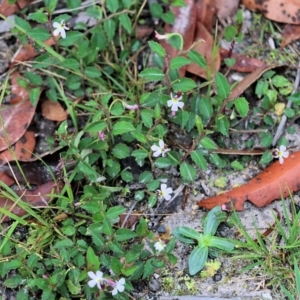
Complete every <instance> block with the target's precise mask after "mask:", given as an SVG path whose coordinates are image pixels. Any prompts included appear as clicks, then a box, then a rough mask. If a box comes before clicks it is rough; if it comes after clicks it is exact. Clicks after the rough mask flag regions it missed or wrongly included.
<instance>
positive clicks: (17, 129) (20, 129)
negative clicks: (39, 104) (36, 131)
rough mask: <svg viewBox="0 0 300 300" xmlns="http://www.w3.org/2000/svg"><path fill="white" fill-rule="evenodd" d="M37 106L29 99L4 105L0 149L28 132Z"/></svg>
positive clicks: (5, 147)
mask: <svg viewBox="0 0 300 300" xmlns="http://www.w3.org/2000/svg"><path fill="white" fill-rule="evenodd" d="M35 109H36V107H35V106H33V105H32V104H31V103H30V101H29V100H24V101H22V102H19V103H17V104H14V105H2V106H1V110H0V120H1V127H0V151H3V150H5V149H7V148H8V147H9V146H11V145H13V144H14V143H16V142H17V141H18V140H19V139H20V138H21V137H22V136H23V135H24V133H25V132H26V130H27V128H28V126H29V125H30V122H31V120H32V118H33V115H34V112H35Z"/></svg>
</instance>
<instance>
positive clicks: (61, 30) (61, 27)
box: [53, 20, 70, 39]
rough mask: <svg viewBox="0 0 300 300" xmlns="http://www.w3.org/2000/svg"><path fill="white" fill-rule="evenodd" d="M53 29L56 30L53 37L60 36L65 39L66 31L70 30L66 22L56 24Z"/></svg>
mask: <svg viewBox="0 0 300 300" xmlns="http://www.w3.org/2000/svg"><path fill="white" fill-rule="evenodd" d="M53 27H54V28H56V29H55V30H54V31H53V35H54V36H58V35H59V34H60V35H61V37H62V38H63V39H65V38H66V30H69V29H70V28H69V27H67V26H66V24H65V21H64V20H62V21H61V22H60V23H58V22H54V23H53Z"/></svg>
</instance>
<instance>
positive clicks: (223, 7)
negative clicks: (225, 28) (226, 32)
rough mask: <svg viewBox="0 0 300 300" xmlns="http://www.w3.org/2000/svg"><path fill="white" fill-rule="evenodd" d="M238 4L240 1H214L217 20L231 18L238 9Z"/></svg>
mask: <svg viewBox="0 0 300 300" xmlns="http://www.w3.org/2000/svg"><path fill="white" fill-rule="evenodd" d="M239 2H240V0H227V1H226V0H215V4H216V8H217V10H218V13H217V16H218V18H219V19H223V20H224V19H226V18H228V17H231V16H233V15H234V14H235V13H236V11H237V9H238V6H239Z"/></svg>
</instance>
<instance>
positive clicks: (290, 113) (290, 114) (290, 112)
mask: <svg viewBox="0 0 300 300" xmlns="http://www.w3.org/2000/svg"><path fill="white" fill-rule="evenodd" d="M283 112H284V114H285V115H286V116H287V117H288V118H294V117H295V110H294V109H292V108H290V107H286V108H285V109H284V111H283Z"/></svg>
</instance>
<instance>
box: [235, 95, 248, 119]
mask: <svg viewBox="0 0 300 300" xmlns="http://www.w3.org/2000/svg"><path fill="white" fill-rule="evenodd" d="M234 105H235V109H236V110H237V112H238V113H239V114H240V116H241V117H242V118H245V117H246V116H247V114H248V112H249V103H248V101H247V100H246V99H245V98H244V97H240V98H236V99H235V100H234Z"/></svg>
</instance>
